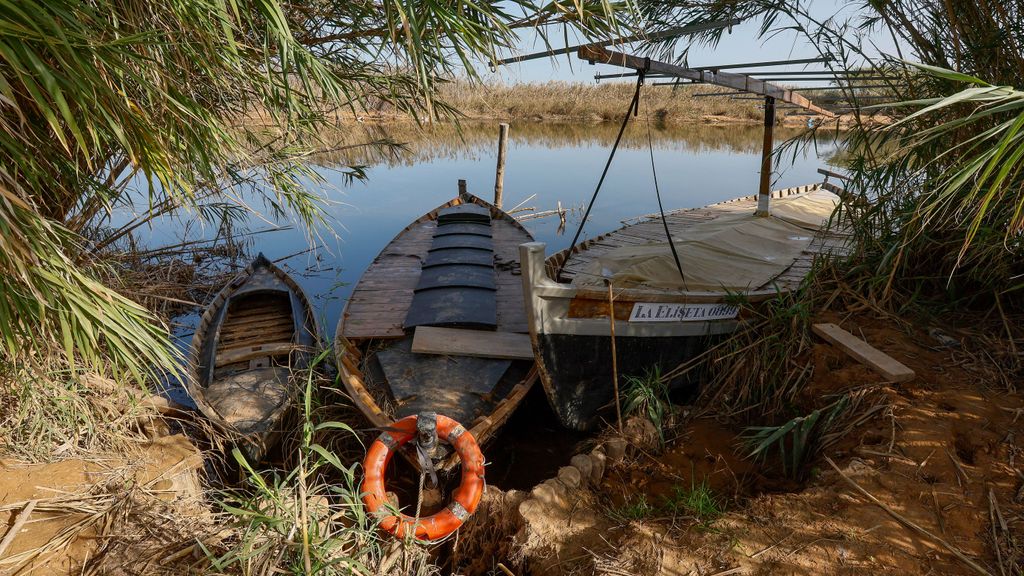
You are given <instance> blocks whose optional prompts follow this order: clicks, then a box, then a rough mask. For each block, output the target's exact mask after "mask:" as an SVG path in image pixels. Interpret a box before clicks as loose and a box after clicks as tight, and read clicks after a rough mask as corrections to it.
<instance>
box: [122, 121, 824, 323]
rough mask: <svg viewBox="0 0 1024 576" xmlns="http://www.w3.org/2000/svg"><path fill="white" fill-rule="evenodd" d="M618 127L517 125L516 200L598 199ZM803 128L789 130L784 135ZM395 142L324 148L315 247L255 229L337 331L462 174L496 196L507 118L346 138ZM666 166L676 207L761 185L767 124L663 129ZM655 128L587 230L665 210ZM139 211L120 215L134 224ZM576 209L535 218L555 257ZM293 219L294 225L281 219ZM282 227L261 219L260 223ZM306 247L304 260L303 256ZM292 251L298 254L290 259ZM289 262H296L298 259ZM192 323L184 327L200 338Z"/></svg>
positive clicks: (511, 162)
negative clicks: (561, 220)
mask: <svg viewBox="0 0 1024 576" xmlns="http://www.w3.org/2000/svg"><path fill="white" fill-rule="evenodd" d="M616 131H617V126H605V125H589V126H578V125H553V124H539V123H532V124H519V125H513V126H512V128H511V134H510V141H509V149H508V155H507V164H506V172H505V207H506V209H509V208H511V207H514V206H516V205H518V204H519V203H520V202H523V201H524V200H526V199H527V198H529V197H530V196H533V198H532V199H531V200H529V201H526V202H525V204H524V206H527V207H535V208H536V209H537V210H538V211H539V210H550V209H553V208H555V206H556V203H557V202H558V201H561V202H562V205H563V206H566V207H582V206H583V205H584V204H585V203H586V202H587V201H588V200H589V198H590V195H591V194H592V193H593V191H594V187H595V185H596V183H597V180H598V177H599V176H600V172H601V169H602V168H603V166H604V163H605V161H606V159H607V156H608V152H609V149H610V147H611V144H612V141H613V140H614V137H615V132H616ZM797 133H798V132H792V131H787V130H777V131H776V134H777V136H778V137H779V139H780V141H781V140H782V139H786V138H790V137H793V136H794V135H795V134H797ZM368 138H391V139H392V140H395V141H399V142H403V143H406V144H407V149H408V151H407V152H406V153H403V154H400V155H397V156H381V155H379V154H374V153H371V152H367V151H363V152H359V153H358V155H357V156H340V155H324V156H322V157H318V158H316V159H315V160H314V162H315V168H316V170H317V171H318V172H319V173H320V174H322V175H323V177H324V178H325V179H326V180H327V182H328V185H327V186H326V187H324V188H323V190H322V192H323V193H324V195H325V196H326V198H327V199H328V201H329V204H328V206H327V212H328V220H329V225H328V226H325V227H323V229H321V230H318V231H317V232H318V236H319V240H318V241H316V242H315V244H316V249H315V250H314V251H310V252H305V251H306V250H307V249H308V248H309V247H310V239H309V238H308V237H307V235H306V234H305V233H303V232H301V231H298V230H294V229H291V230H282V231H276V232H272V233H266V234H259V235H256V236H253V237H252V239H251V241H252V250H253V253H256V252H258V251H262V252H263V253H265V254H266V255H267V256H268V257H269V258H270V259H271V260H277V259H280V258H284V259H283V260H281V262H279V264H280V265H282V266H283V267H284V268H285V269H286V270H288V271H289V272H291V273H293V274H294V275H295V277H296V278H297V280H298V281H299V283H300V284H302V285H303V287H304V288H305V289H306V291H307V292H308V293H309V295H310V297H311V298H313V299H314V300H315V302H316V303H317V306H318V307H319V311H318V312H319V314H320V317H321V320H322V321H323V326H324V330H325V332H326V333H327V335H328V336H333V334H334V328H335V325H336V323H337V321H338V318H339V317H340V315H341V311H342V308H343V306H344V303H345V299H346V298H347V297H348V295H349V294H350V292H351V290H352V287H353V286H354V284H355V283H356V282H357V281H358V279H359V277H360V275H361V274H362V273H363V271H364V270H365V269H366V267H367V266H368V265H369V264H370V262H371V261H372V260H373V259H374V257H375V256H376V255H377V253H378V252H380V250H381V249H382V248H383V247H384V246H385V245H386V244H387V243H388V242H389V241H390V240H391V239H392V238H393V237H394V236H395V234H397V233H398V232H399V231H400V230H401V229H402V228H404V227H405V226H406V225H407V224H408V223H409V222H410V221H412V220H413V219H415V218H417V217H419V216H420V215H421V214H423V213H425V212H427V211H429V210H431V209H433V208H434V207H436V206H437V205H439V204H441V203H444V202H446V201H448V200H450V199H451V198H453V197H454V196H455V195H456V192H457V180H458V179H460V178H462V179H465V180H467V182H468V188H469V191H470V192H471V193H475V194H477V195H479V196H481V197H483V198H484V199H491V198H492V196H493V187H494V168H495V157H496V144H495V143H496V139H497V125H496V123H493V124H492V123H488V124H475V125H466V126H463V127H462V129H461V131H456V130H455V129H454V128H453V127H451V126H437V127H433V128H427V129H425V130H424V131H419V130H417V129H415V128H414V127H410V126H398V127H390V128H381V127H370V126H363V125H359V126H357V127H355V128H352V129H350V130H347V131H345V132H344V133H339V134H338V135H337V140H338V142H339V143H346V142H358V141H366V140H367V139H368ZM653 140H654V161H655V165H656V167H657V173H658V182H659V184H660V187H661V193H662V198H663V200H664V203H665V209H666V210H669V209H675V208H687V207H699V206H703V205H706V204H710V203H713V202H717V201H720V200H726V199H729V198H734V197H737V196H742V195H747V194H752V193H755V192H756V191H757V184H758V171H759V168H760V147H761V129H760V127H758V126H687V127H683V128H671V129H664V128H662V129H655V130H654V132H653ZM815 144H816V145H812V146H807V147H805V148H804V149H803V150H802V151H801V152H800V153H798V154H793V153H788V154H786V156H785V158H783V160H782V161H781V162H779V163H778V166H777V169H776V171H775V181H774V183H773V188H781V187H788V186H796V185H800V184H807V183H811V182H815V181H819V180H820V176H818V175H817V174H816V172H815V171H816V169H817V168H820V167H822V166H823V165H824V164H825V158H827V156H828V155H829V154H831V153H832V152H833V151H834V150H835V147H834V145H833V144H832V143H831V142H827V141H823V140H819V141H818V142H816V143H815ZM650 162H651V161H650V156H649V152H648V147H647V136H646V132H644V131H643V128H642V124H636V125H632V126H631V127H630V128H629V129H627V137H626V138H625V140H624V142H623V144H622V145H621V146H620V149H619V151H618V153H617V155H616V157H615V160H614V162H613V164H612V167H611V169H610V171H609V174H608V177H607V179H606V181H605V184H604V187H603V189H602V191H601V194H600V196H599V197H598V200H597V203H596V204H595V206H594V209H593V212H592V214H591V217H590V219H589V221H588V222H587V225H586V227H585V229H584V234H583V237H584V238H585V237H586V236H587V235H596V234H601V233H604V232H607V231H609V230H612V229H614V228H616V227H618V226H619V225H620V221H621V220H622V219H625V218H629V217H633V216H638V215H642V214H647V213H651V212H654V211H656V210H657V200H656V197H655V193H654V184H653V178H652V173H651V165H650ZM354 164H358V165H364V166H366V167H367V168H366V172H367V175H368V179H367V180H366V181H365V182H356V183H348V184H346V183H345V181H344V178H342V176H341V174H340V171H339V168H340V167H344V166H345V165H354ZM128 212H129V211H128V210H125V211H124V212H123V213H121V214H119V215H115V218H114V223H115V224H116V223H117V222H118V220H121V221H123V219H124V218H126V217H127V214H128ZM580 215H581V211H578V212H576V213H575V214H573V215H571V216H570V218H569V222H568V230H567V231H566V232H565V233H559V231H558V219H557V218H547V219H538V220H530V221H527V222H525V225H526V227H527V228H528V229H529V230H530V232H532V233H533V235H534V237H535V238H536V239H537V240H539V241H541V242H546V243H547V244H548V252H549V253H550V252H552V251H556V250H560V249H562V248H564V247H566V246H567V245H568V243H569V241H570V239H571V237H572V233H573V232H574V230H575V228H576V226H577V225H578V224H579V219H580ZM281 224H286V223H281ZM272 225H273V223H271V222H267V221H264V220H259V219H252V221H251V223H250V227H251V229H254V230H255V229H263V228H267V227H270V226H272ZM212 232H213V231H211V230H209V229H203V228H202V227H199V226H196V225H191V226H190V225H186V224H185V223H183V222H181V221H178V220H163V221H158V222H156V223H154V226H153V229H152V230H151V231H150V232H149V237H148V239H147V242H148V243H149V244H150V245H151V246H159V245H162V244H174V243H177V242H181V241H184V240H192V239H195V238H199V237H203V236H204V235H205V236H209V235H210V234H211V233H212ZM297 253H299V254H298V255H295V254H297ZM289 256H290V257H289ZM286 257H287V258H286ZM188 323H189V322H188V318H185V319H182V325H181V326H180V329H179V330H177V331H176V332H178V333H179V336H181V337H182V338H183V340H185V341H187V339H188V338H189V337H190V336H191V334H190V331H189V330H188V328H187V324H188Z"/></svg>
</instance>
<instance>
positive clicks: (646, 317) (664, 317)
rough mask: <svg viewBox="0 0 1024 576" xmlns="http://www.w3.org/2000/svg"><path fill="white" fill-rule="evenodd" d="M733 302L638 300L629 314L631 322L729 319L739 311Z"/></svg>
mask: <svg viewBox="0 0 1024 576" xmlns="http://www.w3.org/2000/svg"><path fill="white" fill-rule="evenodd" d="M739 311H740V309H739V306H733V305H731V304H723V303H715V304H680V303H678V302H665V303H660V302H637V303H635V304H633V311H632V312H630V314H629V321H630V322H705V321H708V320H728V319H730V318H735V317H736V315H737V314H738V313H739Z"/></svg>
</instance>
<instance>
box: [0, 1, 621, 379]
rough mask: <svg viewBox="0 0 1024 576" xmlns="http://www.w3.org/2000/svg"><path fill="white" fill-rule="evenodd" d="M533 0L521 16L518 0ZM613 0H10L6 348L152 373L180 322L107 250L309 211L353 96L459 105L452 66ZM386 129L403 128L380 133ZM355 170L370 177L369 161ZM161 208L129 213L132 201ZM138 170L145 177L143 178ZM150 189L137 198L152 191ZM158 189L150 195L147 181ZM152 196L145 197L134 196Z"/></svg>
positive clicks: (1, 117) (602, 19) (1, 128)
mask: <svg viewBox="0 0 1024 576" xmlns="http://www.w3.org/2000/svg"><path fill="white" fill-rule="evenodd" d="M513 8H515V9H517V10H518V11H519V12H522V14H512V13H511V12H509V10H511V9H513ZM617 8H618V6H615V5H612V4H609V3H606V2H573V3H568V4H562V3H559V2H551V3H546V4H534V3H531V2H527V1H522V0H519V1H516V2H512V3H499V2H496V1H484V2H480V3H475V4H466V3H463V2H456V1H451V0H439V1H433V2H426V3H419V2H417V3H412V2H399V1H387V2H383V3H378V2H362V1H357V2H348V1H341V0H337V1H332V0H313V1H311V2H297V3H286V2H279V1H278V0H243V1H239V0H232V1H231V2H223V1H219V0H169V1H167V2H141V1H138V0H94V1H91V2H79V1H77V0H47V1H45V2H43V1H36V0H14V1H13V2H9V3H7V4H6V5H5V8H4V10H3V11H2V13H0V166H2V169H0V277H2V280H0V290H2V293H0V346H2V348H0V353H2V354H3V357H4V358H6V359H7V360H12V361H18V360H25V359H28V358H31V357H34V356H35V355H37V353H38V352H39V351H41V350H43V349H44V348H49V347H50V344H52V343H60V344H61V347H62V348H63V349H64V350H65V352H66V354H67V356H68V358H69V359H70V360H71V361H74V360H75V358H76V357H77V358H78V359H79V360H86V361H88V362H90V363H99V362H101V361H105V360H110V361H111V363H112V364H113V365H114V366H115V367H118V368H127V369H130V370H133V371H135V372H137V373H140V372H143V371H146V370H147V369H148V368H149V367H152V366H170V365H172V364H173V363H174V361H175V359H174V357H173V355H172V353H170V352H169V351H168V350H169V347H168V346H167V341H166V335H165V331H164V330H163V329H162V328H161V327H159V326H158V325H156V324H155V322H154V320H153V319H152V318H151V317H150V315H149V314H148V313H147V312H146V311H145V310H144V309H142V308H140V307H139V306H137V305H135V304H134V303H132V302H130V301H129V300H127V299H125V298H123V297H121V296H119V295H118V294H117V293H116V292H115V291H114V290H112V289H111V288H109V287H107V286H105V285H103V284H102V283H100V282H98V281H97V280H96V279H97V278H100V277H104V278H109V277H111V276H112V275H111V274H110V272H113V273H114V275H116V270H113V271H111V270H104V269H102V265H101V264H100V262H101V261H102V259H100V258H98V256H99V255H102V254H103V253H104V251H107V250H110V249H111V248H112V247H114V246H116V245H117V244H118V243H119V241H121V240H123V239H125V238H129V237H130V236H131V235H132V234H133V232H134V231H135V230H136V229H138V228H139V227H140V226H142V225H143V224H145V223H146V222H148V221H149V220H150V219H152V218H153V217H154V216H156V215H167V214H182V213H184V214H191V215H195V216H199V217H204V218H210V219H223V218H230V217H236V216H237V215H238V214H239V213H240V212H243V211H245V210H248V209H250V207H252V206H253V203H252V200H253V197H255V198H256V199H257V203H256V205H255V206H256V208H259V205H260V203H262V207H263V208H264V209H266V210H267V211H269V212H270V213H271V215H272V216H283V215H289V216H292V217H294V218H297V219H298V220H300V221H301V222H302V223H304V224H306V225H307V226H310V227H312V225H314V224H316V223H317V222H319V220H320V218H321V214H322V212H321V210H320V201H321V199H320V198H319V196H318V195H316V194H313V193H311V192H309V191H307V190H305V189H304V188H303V186H302V185H301V184H302V182H303V181H304V180H308V179H313V181H315V180H316V178H317V175H316V173H315V172H313V171H312V170H310V169H308V168H306V167H305V166H304V165H303V164H302V163H300V162H299V159H301V157H302V154H303V153H305V152H306V151H307V150H308V149H309V148H311V147H316V146H317V144H318V143H317V141H316V136H317V134H318V130H317V128H318V127H319V126H322V124H323V123H324V122H325V121H327V120H328V119H329V118H331V117H332V116H331V114H332V113H334V112H335V111H338V110H344V109H346V108H347V109H353V110H356V109H360V108H368V107H369V106H371V105H387V106H391V107H394V108H396V109H399V110H402V111H405V112H410V113H413V114H415V115H417V116H418V117H423V116H424V115H433V116H438V115H443V114H451V113H452V111H451V110H450V109H449V108H447V107H446V106H445V105H444V104H443V103H435V101H434V100H435V99H434V97H433V86H434V83H435V82H436V80H435V78H436V77H437V76H438V75H441V74H445V73H450V72H451V71H452V70H453V67H454V66H456V65H457V64H458V63H459V62H462V63H465V64H471V63H472V62H473V61H474V60H477V61H486V60H487V59H489V58H490V57H491V56H492V55H493V54H494V53H495V52H496V51H497V50H500V49H501V48H503V47H506V46H508V45H510V43H511V42H512V41H513V39H514V30H515V29H516V28H519V27H525V26H546V25H548V24H561V25H563V26H565V27H567V28H575V29H578V30H581V31H582V32H584V33H586V34H592V33H606V32H608V31H610V30H612V29H613V28H614V27H615V26H616V23H615V19H614V15H613V13H614V11H615V10H616V9H617ZM369 144H371V145H386V143H369ZM351 175H353V176H359V175H360V173H359V171H358V170H354V171H353V172H352V173H351ZM139 182H142V183H143V192H144V193H145V192H148V199H147V198H144V201H143V203H144V204H146V205H144V206H141V212H142V215H140V216H139V217H138V218H136V219H134V220H132V221H130V222H128V223H127V224H126V225H124V226H122V227H120V228H118V229H115V230H111V229H110V228H109V226H105V225H104V223H105V222H107V221H108V218H109V215H110V213H111V211H112V209H113V208H116V207H119V206H125V205H132V204H133V203H134V204H137V201H138V192H133V191H132V190H131V189H130V184H132V185H134V184H137V183H139ZM133 183H134V184H133ZM133 194H134V196H133ZM144 196H145V195H144ZM133 208H136V209H139V208H140V207H139V206H137V205H135V206H133Z"/></svg>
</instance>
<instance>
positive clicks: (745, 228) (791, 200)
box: [572, 190, 839, 291]
mask: <svg viewBox="0 0 1024 576" xmlns="http://www.w3.org/2000/svg"><path fill="white" fill-rule="evenodd" d="M838 202H839V197H838V196H836V195H835V194H833V193H831V192H828V191H825V190H815V191H812V192H807V193H803V194H797V195H794V196H789V197H786V198H779V199H775V200H772V205H771V216H768V217H760V216H754V215H753V214H752V213H749V212H744V213H736V214H729V215H724V216H720V217H718V218H715V219H714V220H709V221H707V222H702V223H700V224H696V225H694V226H692V227H690V228H687V229H686V230H685V232H683V233H682V234H679V235H676V236H674V237H673V240H674V242H675V246H676V251H677V252H678V253H679V260H680V263H681V264H682V267H683V274H684V275H685V281H686V283H685V286H684V284H683V281H682V280H681V279H680V278H679V270H678V269H677V268H676V264H675V260H674V259H673V257H672V251H671V250H670V248H669V245H668V242H658V243H652V244H642V245H637V246H624V247H620V248H616V249H614V250H612V251H610V252H608V253H607V254H602V255H601V256H598V257H597V258H596V259H594V260H592V261H591V262H590V263H589V264H588V265H587V267H585V268H583V269H582V270H580V271H579V272H578V273H577V274H576V276H575V277H574V278H573V281H572V284H573V286H578V287H600V288H602V289H603V288H604V281H605V279H606V278H607V279H610V280H611V281H612V285H614V286H615V287H617V288H657V289H664V290H690V291H718V290H723V291H744V290H754V289H757V288H759V287H761V286H764V285H765V284H767V283H769V282H771V280H772V279H774V278H775V277H776V276H778V275H779V274H781V273H783V272H784V271H786V269H787V268H789V267H790V266H791V265H792V264H793V262H794V261H795V260H796V259H797V257H798V256H800V253H801V252H802V251H803V250H804V249H806V248H807V246H808V244H810V242H811V240H813V239H814V235H815V233H817V232H818V231H819V230H820V229H822V228H823V227H824V226H825V225H827V224H828V221H829V218H830V217H831V215H832V212H833V211H834V210H835V207H836V204H837V203H838Z"/></svg>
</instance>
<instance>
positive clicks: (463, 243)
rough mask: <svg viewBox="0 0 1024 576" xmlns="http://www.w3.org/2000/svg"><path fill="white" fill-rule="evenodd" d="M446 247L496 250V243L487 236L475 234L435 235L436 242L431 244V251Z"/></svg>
mask: <svg viewBox="0 0 1024 576" xmlns="http://www.w3.org/2000/svg"><path fill="white" fill-rule="evenodd" d="M445 248H476V249H478V250H494V243H493V242H491V239H490V238H487V237H486V236H477V235H475V234H452V235H450V236H435V237H434V242H433V243H432V244H431V245H430V251H431V252H433V251H434V250H444V249H445Z"/></svg>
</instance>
